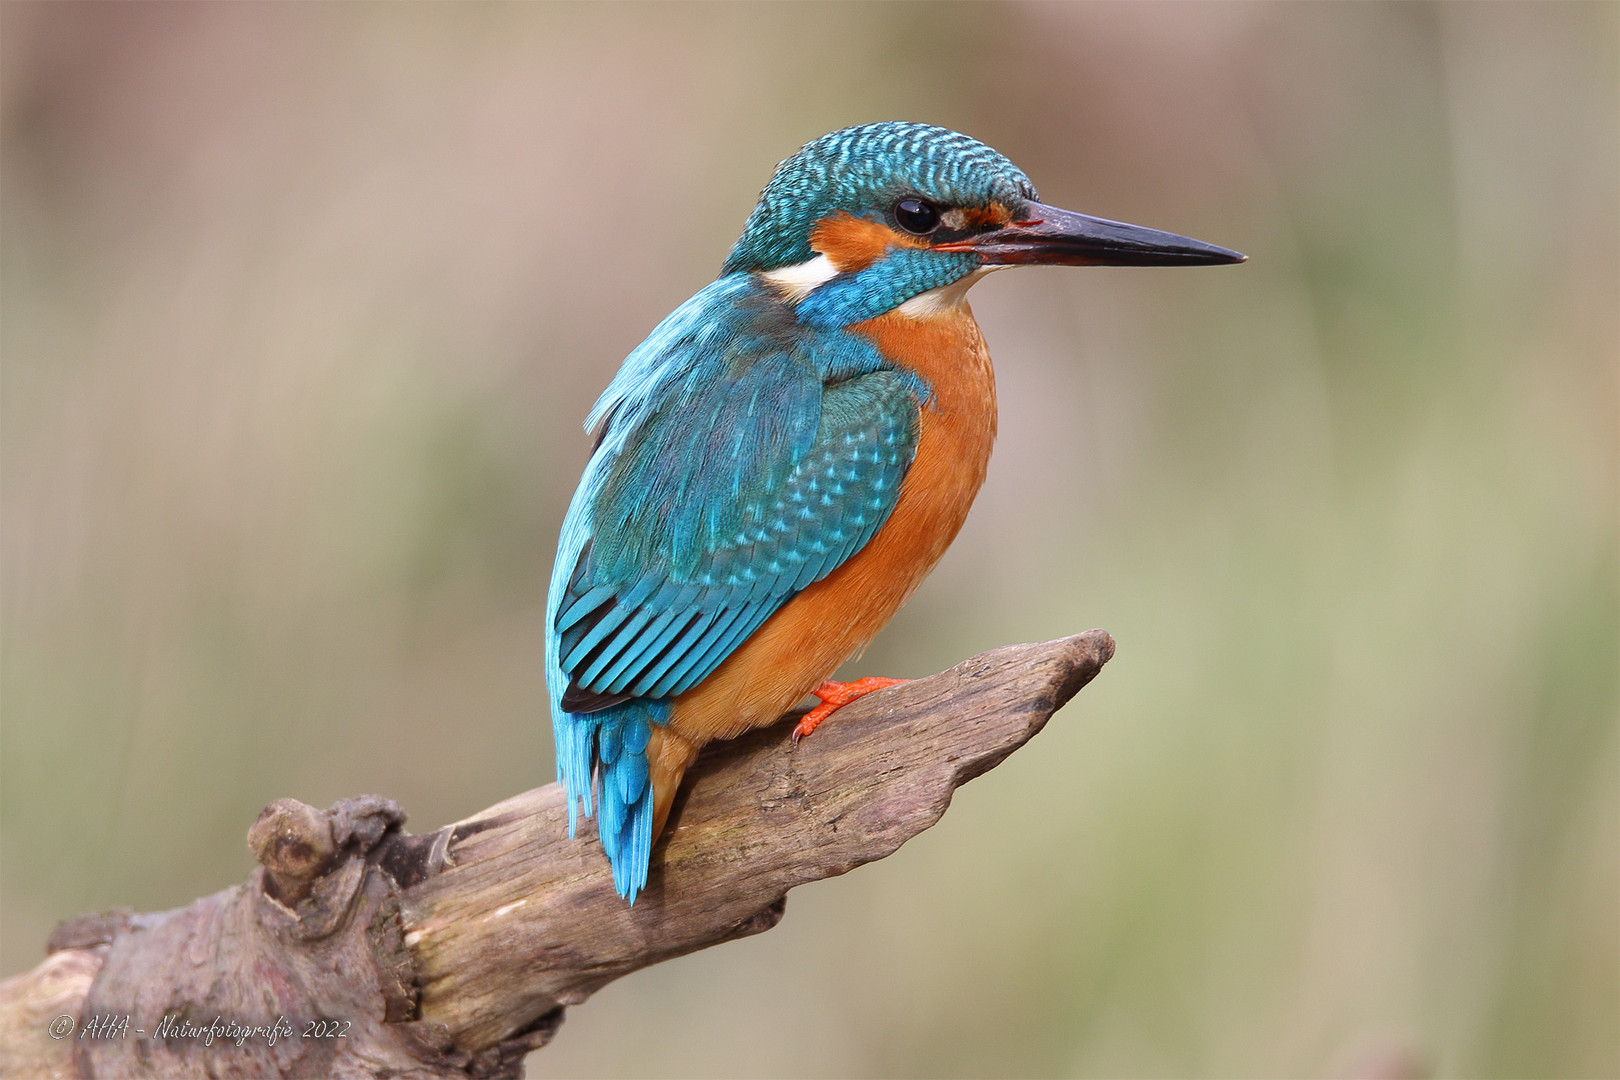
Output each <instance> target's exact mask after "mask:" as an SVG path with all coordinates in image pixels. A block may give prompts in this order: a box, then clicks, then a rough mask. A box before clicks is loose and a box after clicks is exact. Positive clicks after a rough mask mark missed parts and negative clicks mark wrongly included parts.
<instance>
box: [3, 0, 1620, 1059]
mask: <svg viewBox="0 0 1620 1080" xmlns="http://www.w3.org/2000/svg"><path fill="white" fill-rule="evenodd" d="M1617 13H1620V8H1617V7H1616V6H1614V5H1612V4H1592V5H1579V4H1547V5H1529V6H1519V5H1511V4H1501V5H1465V4H1454V5H1447V6H1426V5H1419V4H1410V5H1311V4H1257V5H1248V4H1239V5H1227V4H1201V5H1196V6H1186V5H1166V6H1157V5H1145V4H1144V5H1114V4H1107V5H1095V6H1093V5H1072V6H1070V5H1055V4H1054V5H1030V6H999V5H998V6H989V7H982V6H974V5H951V6H944V7H932V6H921V5H904V6H873V7H869V6H830V5H829V6H792V5H782V6H760V7H734V6H679V7H640V6H610V7H569V6H539V5H524V6H499V7H494V6H492V7H464V6H448V5H446V6H403V5H402V6H371V5H359V4H352V5H298V6H276V5H242V6H236V5H186V4H172V5H149V6H145V5H143V6H111V7H107V6H99V5H90V4H79V5H61V6H56V5H33V4H25V3H17V2H11V3H7V4H5V5H4V6H3V7H0V49H3V52H0V78H3V85H0V92H3V99H0V100H3V146H0V149H3V153H0V181H3V198H0V239H3V244H0V254H3V263H0V270H3V288H0V315H3V320H0V326H3V337H0V345H3V353H4V369H3V385H0V389H3V394H0V469H3V471H0V479H3V493H0V513H3V530H4V531H3V540H4V544H3V560H0V566H3V578H0V587H3V588H0V595H3V608H0V613H3V624H0V627H3V632H0V643H3V680H4V682H3V695H4V696H3V702H0V705H3V720H4V727H3V735H0V762H3V765H0V770H3V771H0V781H3V789H0V800H3V802H0V811H3V818H0V849H3V863H0V871H3V881H0V901H3V924H0V931H3V932H0V974H11V973H14V972H16V971H19V970H22V969H24V968H27V967H29V966H31V965H32V964H34V963H35V962H36V961H37V960H38V959H39V958H40V956H41V954H42V946H43V942H44V939H45V936H46V934H47V933H48V932H49V929H50V927H51V926H52V924H53V923H54V922H55V921H56V920H57V919H59V918H62V917H65V916H68V915H72V914H75V913H78V912H82V911H87V910H92V909H98V908H105V907H112V906H118V905H127V906H132V907H135V908H137V909H159V908H165V907H172V906H175V905H179V904H182V903H185V902H187V901H189V900H190V899H192V898H193V897H194V896H196V895H199V894H201V893H205V892H211V891H213V890H216V889H219V888H222V887H224V886H226V885H228V884H231V883H232V882H235V881H238V880H241V879H242V878H243V876H244V875H245V874H246V873H247V871H248V869H249V865H250V860H249V857H248V854H247V851H246V849H245V846H244V842H243V837H244V834H245V831H246V829H247V826H248V824H249V823H250V822H251V821H252V820H253V818H254V815H255V814H256V813H257V812H258V810H259V809H260V807H262V806H263V805H264V804H265V803H266V802H268V801H270V800H271V799H273V798H275V797H277V796H282V795H292V796H296V797H298V798H300V799H303V800H305V801H308V802H311V803H316V804H322V805H324V804H325V803H327V802H329V801H331V800H333V799H335V798H337V797H340V796H343V795H350V794H357V793H361V792H381V793H386V794H388V795H390V796H392V797H394V798H396V799H398V800H400V801H401V802H402V803H403V804H404V805H405V807H406V808H407V809H408V810H409V811H410V813H411V815H412V819H413V822H414V824H415V825H416V826H417V827H419V828H423V829H426V828H431V827H434V826H436V825H438V824H441V823H443V822H445V821H448V820H453V819H454V818H457V817H460V816H463V815H466V814H468V813H470V812H472V811H474V810H477V809H479V808H481V807H483V806H485V805H487V804H489V803H492V802H494V801H496V800H498V799H500V798H502V797H504V796H506V795H509V794H511V793H513V792H516V791H518V790H521V789H524V788H526V787H531V786H534V785H536V784H538V783H542V782H546V781H549V780H550V779H551V777H552V769H553V765H552V758H551V746H550V741H551V738H550V732H549V727H548V722H547V720H546V719H545V687H544V683H543V677H542V671H541V648H542V623H543V607H544V600H545V595H544V594H545V587H546V581H547V577H548V574H549V572H550V561H551V556H552V551H553V547H554V544H555V539H556V531H557V528H558V526H559V523H560V521H561V517H562V513H563V510H564V508H565V506H566V503H567V499H568V497H569V495H570V493H571V491H572V489H573V484H574V481H575V479H576V477H577V476H578V470H579V469H580V467H581V465H582V464H583V462H584V460H585V456H586V453H587V449H588V443H587V440H586V437H585V436H584V434H583V433H582V432H581V431H580V428H579V424H580V421H581V419H582V418H583V417H584V415H585V413H586V411H587V410H588V408H589V407H590V404H591V402H592V401H593V400H594V398H595V396H596V395H597V393H598V392H599V391H600V390H601V389H602V387H603V386H604V385H605V384H606V382H607V380H608V379H609V378H610V376H611V375H612V373H613V371H614V370H615V368H616V366H617V364H618V362H619V360H620V359H621V358H622V357H623V356H624V354H625V353H626V352H627V351H628V350H629V349H630V348H631V347H632V346H634V345H635V344H636V343H637V342H638V341H639V340H640V339H641V338H642V337H643V336H644V335H645V334H646V332H647V331H648V330H649V329H651V327H652V326H653V325H654V324H655V323H656V322H657V321H658V319H659V318H661V317H662V316H663V315H664V314H665V313H666V312H668V311H669V310H670V309H671V308H672V307H674V306H675V305H676V304H677V303H679V302H680V301H681V300H682V299H684V298H685V297H687V296H688V295H690V294H691V293H692V292H694V291H696V290H697V289H698V288H700V287H701V286H702V285H703V284H705V283H706V282H707V281H708V280H710V279H711V278H712V277H713V275H714V273H715V271H716V269H717V267H718V266H719V263H720V261H721V259H722V258H723V257H724V255H725V253H726V251H727V250H728V248H729V246H730V244H731V242H732V241H733V240H734V238H735V237H736V234H737V232H738V230H739V228H740V226H741V224H742V221H743V218H744V216H745V215H746V214H747V212H748V210H749V208H750V206H751V205H752V201H753V199H754V197H755V195H756V194H757V192H758V190H759V188H760V186H761V185H762V184H763V183H764V182H765V180H766V178H767V177H768V175H769V173H770V170H771V167H772V166H773V165H774V163H775V162H776V161H777V160H778V159H780V158H782V157H785V156H787V155H788V154H790V153H792V152H793V151H794V150H795V149H796V148H797V147H798V146H799V145H800V144H801V143H802V142H804V141H805V140H806V139H809V138H811V137H814V136H816V135H819V134H821V133H822V132H824V131H828V130H831V129H833V128H836V127H841V126H843V125H846V124H850V123H857V122H863V121H870V120H877V119H897V118H903V119H915V120H926V121H931V122H935V123H941V124H945V125H948V126H952V127H956V128H959V129H961V130H964V131H967V132H969V133H971V134H973V135H975V136H977V137H979V138H981V139H984V140H985V141H987V142H989V143H990V144H992V145H994V146H995V147H997V148H998V149H1000V150H1002V151H1003V152H1005V153H1007V154H1008V155H1009V156H1010V157H1011V158H1012V159H1013V160H1014V161H1016V162H1018V163H1019V164H1020V165H1021V166H1022V167H1023V168H1024V169H1025V170H1026V171H1028V173H1029V174H1030V176H1031V177H1033V178H1034V180H1035V182H1036V184H1037V185H1038V186H1039V188H1040V190H1041V193H1042V195H1043V196H1044V197H1045V198H1046V199H1047V201H1049V202H1052V203H1056V204H1058V205H1062V206H1067V207H1071V208H1074V209H1078V210H1083V211H1087V212H1090V213H1095V214H1100V215H1104V216H1107V217H1113V218H1122V219H1125V220H1129V221H1136V222H1140V223H1142V224H1146V225H1152V226H1156V227H1160V228H1165V229H1171V230H1175V231H1178V232H1185V233H1189V234H1191V235H1194V236H1197V237H1200V238H1202V239H1205V240H1209V241H1212V242H1214V243H1219V244H1226V245H1230V246H1233V247H1236V248H1239V249H1241V250H1243V251H1246V252H1248V253H1249V255H1250V256H1251V259H1252V261H1251V262H1250V263H1249V264H1248V265H1247V266H1245V267H1242V268H1231V269H1221V270H1198V271H1170V270H1086V271H1081V270H1068V271H1063V270H1042V271H1026V272H1020V273H1014V274H1001V275H997V276H996V277H995V278H994V279H992V280H990V281H989V282H987V283H985V284H983V285H981V286H979V288H978V289H977V290H976V291H975V293H974V304H975V308H976V311H977V313H978V316H979V319H980V322H981V324H982V325H983V327H984V329H985V332H986V335H987V336H988V338H989V339H990V342H991V345H992V348H993V350H994V352H995V355H996V358H997V361H998V371H999V377H1000V386H1001V400H1002V422H1001V430H1002V435H1001V440H1000V445H999V447H998V450H997V456H996V458H995V460H994V462H993V463H992V466H991V473H990V479H989V482H988V485H987V487H986V489H985V491H984V494H983V495H982V496H981V497H980V500H979V503H978V506H977V508H976V509H975V511H974V514H973V517H972V519H971V520H970V521H969V523H968V526H967V529H966V530H965V531H964V533H963V534H962V536H961V538H960V539H959V540H958V541H957V543H956V546H955V548H954V549H953V550H952V551H951V553H950V555H949V556H948V557H947V558H946V560H945V562H944V563H943V564H942V565H941V567H940V568H939V570H938V571H937V572H936V573H935V574H934V576H933V577H932V578H931V579H930V581H929V582H928V584H927V585H926V586H925V587H924V588H923V590H922V591H921V592H920V593H919V594H918V596H917V597H916V599H915V600H914V601H913V602H912V604H911V605H910V607H909V608H908V609H907V610H906V611H905V612H903V613H902V614H901V616H900V617H899V618H898V619H897V620H896V621H895V623H894V624H893V625H892V627H891V628H890V629H889V630H888V631H887V632H886V633H885V634H884V636H882V637H881V638H880V639H879V641H878V643H877V644H876V645H875V646H874V647H873V649H872V650H871V652H870V653H869V655H868V657H867V658H866V659H865V660H864V661H862V662H861V664H860V670H861V671H862V672H864V673H882V674H888V675H921V674H926V673H928V672H931V671H934V670H937V669H939V668H942V667H945V666H948V665H949V664H951V663H954V662H955V661H956V660H958V659H960V658H962V657H964V656H966V655H968V654H970V653H972V652H975V651H978V650H982V649H985V648H989V647H992V646H995V645H999V644H1003V643H1006V642H1010V641H1027V640H1035V639H1041V638H1047V637H1054V636H1058V635H1062V634H1067V633H1071V632H1074V631H1078V630H1082V629H1085V628H1088V627H1091V626H1104V627H1107V628H1108V629H1110V630H1112V631H1113V632H1114V634H1115V635H1116V636H1117V637H1118V639H1119V643H1120V651H1119V655H1118V658H1117V659H1116V660H1115V661H1114V662H1113V663H1112V664H1111V665H1109V667H1108V669H1107V671H1106V672H1105V673H1104V675H1103V676H1102V677H1101V678H1099V679H1098V680H1097V682H1096V683H1094V684H1093V685H1092V686H1091V687H1090V688H1088V689H1087V690H1086V691H1085V692H1084V693H1083V694H1082V695H1081V696H1080V698H1079V699H1077V701H1076V702H1075V703H1074V704H1073V705H1071V706H1070V707H1069V708H1068V709H1067V710H1066V711H1064V712H1063V713H1062V714H1060V715H1059V716H1058V717H1057V718H1056V719H1055V720H1054V722H1053V723H1052V725H1051V726H1050V727H1049V728H1048V729H1047V731H1046V732H1045V733H1044V734H1042V735H1041V736H1040V737H1039V739H1038V740H1037V741H1036V742H1035V743H1033V744H1032V745H1031V746H1030V747H1029V748H1028V749H1026V750H1025V751H1023V752H1021V753H1019V754H1017V755H1015V756H1014V757H1013V758H1012V759H1011V760H1009V761H1008V762H1007V763H1006V764H1005V765H1003V766H1002V767H1001V768H999V769H997V770H996V771H995V772H993V773H991V774H989V775H988V776H986V777H984V778H983V779H981V780H979V781H977V782H975V783H974V784H972V785H971V786H970V787H968V788H966V789H964V790H963V791H962V792H961V793H960V794H959V795H958V797H957V800H956V803H955V806H954V807H953V809H952V811H951V813H950V814H949V815H948V816H947V817H946V818H945V820H944V821H943V822H942V823H941V825H940V826H939V827H937V828H935V829H933V830H932V831H930V832H928V833H926V834H924V835H923V836H922V837H921V838H919V839H918V840H916V841H914V842H913V843H911V844H910V845H908V846H907V847H906V848H905V849H904V850H902V851H901V852H900V853H898V854H897V855H896V856H895V857H893V858H891V859H889V860H887V861H885V862H882V863H879V864H876V865H873V866H869V867H866V868H863V869H861V870H859V871H857V872H855V873H854V874H852V875H850V876H849V877H847V878H843V879H840V880H835V881H830V882H824V883H820V884H818V885H815V886H811V887H807V888H804V889H801V890H799V891H797V892H795V893H794V894H793V897H792V899H791V902H790V903H789V905H788V917H787V919H786V920H785V922H784V923H783V924H782V926H781V927H779V928H778V929H776V930H774V931H773V932H771V933H770V934H767V935H765V936H763V937H760V938H756V939H753V940H749V941H745V942H740V943H736V944H732V945H727V946H724V947H722V948H718V949H714V950H710V951H708V952H705V953H703V954H700V955H697V956H694V957H690V958H687V959H684V960H680V961H676V962H673V963H669V964H666V965H663V966H662V967H659V968H656V969H653V970H650V971H647V972H644V973H641V974H638V975H636V976H632V977H630V978H628V979H625V980H623V981H622V982H620V983H618V984H615V985H613V986H611V987H609V988H608V989H607V990H605V991H604V992H602V993H601V994H600V995H598V996H597V997H596V998H595V999H593V1000H592V1001H590V1002H589V1003H588V1004H586V1005H585V1006H583V1007H580V1008H577V1009H574V1010H573V1011H572V1012H571V1014H570V1016H569V1019H568V1022H567V1024H566V1025H565V1026H564V1027H563V1029H562V1032H561V1034H560V1036H559V1037H558V1039H557V1041H556V1042H555V1044H554V1045H553V1046H552V1047H551V1048H549V1049H547V1050H545V1051H543V1052H541V1053H539V1054H537V1055H535V1056H534V1057H533V1058H532V1059H531V1062H530V1071H531V1075H533V1076H538V1077H549V1076H565V1075H577V1076H655V1075H668V1076H709V1075H736V1076H744V1075H748V1076H769V1075H804V1074H812V1075H836V1076H905V1075H919V1074H937V1075H1073V1076H1176V1075H1199V1076H1239V1075H1242V1076H1285V1075H1286V1076H1336V1075H1368V1076H1371V1075H1416V1074H1423V1073H1430V1074H1434V1075H1440V1076H1599V1075H1603V1076H1612V1075H1615V1074H1616V1073H1617V1072H1620V975H1617V972H1620V725H1617V711H1620V701H1617V698H1620V690H1617V684H1620V673H1617V672H1620V660H1617V657H1620V584H1617V562H1620V559H1617V516H1620V515H1617V491H1620V482H1617V481H1620V478H1617V471H1620V470H1617V463H1620V438H1617V428H1620V425H1617V411H1620V408H1617V403H1620V386H1617V367H1620V364H1617V355H1620V327H1617V319H1620V316H1617V307H1620V271H1617V252H1620V239H1617V203H1620V195H1617V193H1620V156H1617V155H1620V150H1617V143H1620V136H1617V132H1620V122H1617V119H1620V118H1617V105H1616V102H1617V100H1620V85H1617V66H1620V65H1617V40H1620V18H1617Z"/></svg>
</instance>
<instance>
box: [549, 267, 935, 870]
mask: <svg viewBox="0 0 1620 1080" xmlns="http://www.w3.org/2000/svg"><path fill="white" fill-rule="evenodd" d="M926 395H927V386H926V384H923V383H922V382H921V381H920V380H919V379H918V378H917V377H916V376H914V375H911V374H909V373H906V372H901V371H897V370H894V369H892V368H888V367H886V366H885V365H884V361H883V359H882V357H881V356H880V355H879V354H878V353H877V351H876V350H875V349H874V348H873V347H872V345H871V344H870V343H869V342H868V341H867V340H866V339H864V338H861V337H858V336H855V335H851V334H847V333H844V332H842V331H818V330H813V329H810V328H807V327H805V326H803V325H802V324H800V323H798V322H796V321H795V320H794V318H793V316H792V313H791V311H789V310H788V309H787V308H786V307H785V306H784V305H783V304H781V303H780V302H779V301H778V300H776V299H775V297H774V295H773V294H772V293H770V292H769V291H768V290H766V289H764V288H763V287H762V286H760V285H758V284H757V283H755V282H754V281H753V279H752V278H750V277H749V276H747V275H734V276H732V277H728V278H722V279H721V280H720V281H718V282H716V283H714V284H713V285H711V286H710V287H709V288H708V289H705V290H704V291H703V292H701V293H699V294H698V295H697V296H695V297H693V299H692V300H690V301H688V302H687V303H686V304H685V305H683V306H682V307H681V308H680V309H678V310H677V311H676V312H675V313H674V314H672V315H671V316H670V317H669V318H668V319H666V320H665V321H664V323H663V324H661V325H660V326H659V328H658V329H657V330H655V331H654V332H653V334H652V335H651V336H650V337H649V338H648V339H647V341H646V342H644V343H643V344H642V345H641V346H640V347H639V348H637V349H636V351H635V352H633V353H632V354H631V355H630V357H629V358H627V359H626V361H625V364H624V366H623V367H622V368H621V370H620V372H619V374H618V376H616V377H615V378H614V380H613V383H612V384H611V385H610V386H609V387H608V390H607V392H606V393H604V394H603V396H602V399H601V400H600V401H599V402H598V403H597V406H596V408H595V409H594V410H593V411H592V414H591V420H590V423H591V424H593V425H594V424H598V423H599V424H601V425H602V429H601V432H600V438H599V441H598V444H597V448H596V450H595V452H594V453H593V455H592V457H591V461H590V463H589V464H588V465H587V467H586V470H585V476H584V478H583V479H582V480H581V482H580V486H579V490H578V491H577V492H576V493H575V496H574V501H573V503H572V505H571V506H570V508H569V511H568V516H567V518H566V520H565V521H564V524H563V532H562V538H561V542H560V544H559V549H558V555H557V564H556V568H555V570H554V571H553V576H552V587H551V601H550V610H549V613H548V620H547V626H548V633H547V669H548V670H547V675H548V682H549V683H550V687H551V697H552V714H553V721H554V724H553V726H554V729H555V732H556V738H557V751H558V774H559V778H560V779H561V780H562V782H563V784H564V785H565V787H566V789H567V792H568V795H569V826H570V831H572V830H573V828H574V825H575V816H576V814H577V810H578V809H579V808H580V807H583V809H584V811H585V813H587V814H589V813H591V777H592V774H593V772H596V771H598V770H601V781H600V787H599V790H598V795H599V797H600V799H601V801H602V807H603V810H602V820H601V823H600V824H601V830H602V836H603V843H604V846H605V847H607V848H608V853H609V856H610V857H611V858H612V859H613V860H614V869H615V881H616V882H617V883H618V884H619V887H620V891H621V892H626V891H627V889H628V893H629V894H633V892H634V891H635V890H636V889H639V888H640V887H641V886H642V885H643V884H644V883H645V874H646V852H645V850H643V845H642V840H643V839H644V840H645V841H646V843H647V844H650V825H649V824H648V822H650V818H646V821H643V817H644V816H645V815H644V813H643V811H644V809H645V807H643V805H642V804H647V805H650V791H649V790H647V788H648V787H649V785H647V784H646V781H645V775H646V774H645V769H646V763H645V757H644V754H643V753H642V751H643V750H644V749H645V745H646V742H645V739H644V738H643V739H642V740H641V742H640V746H639V747H636V748H635V749H631V746H632V745H633V743H634V741H635V739H634V736H635V735H639V734H640V733H641V732H642V731H643V730H645V731H647V732H650V727H649V726H648V725H649V724H658V723H662V722H664V721H665V720H666V719H667V715H668V706H667V701H666V699H668V698H672V697H674V696H676V695H678V694H680V693H683V692H684V691H686V690H687V689H690V688H691V687H693V686H695V685H696V684H697V683H699V682H701V681H702V680H703V679H704V678H706V677H707V676H708V675H709V674H710V673H711V672H713V670H714V669H715V668H716V667H718V666H719V664H720V663H721V662H722V661H723V660H724V659H725V658H726V656H728V655H729V654H730V653H731V652H732V651H733V650H734V649H736V647H737V646H738V645H739V644H740V643H741V642H742V641H743V640H745V639H746V638H747V637H748V635H749V634H751V633H753V632H754V631H755V630H756V629H758V628H759V626H760V624H761V623H763V622H764V621H765V620H766V619H767V618H769V617H770V616H771V614H772V613H774V612H775V611H777V610H778V609H779V608H780V607H781V606H782V605H783V604H785V603H786V602H787V601H788V600H790V599H791V598H792V597H793V596H794V594H796V593H797V592H799V591H800V590H802V589H804V588H805V587H807V586H808V585H810V584H811V583H813V582H815V581H817V580H819V579H820V578H822V577H825V576H826V575H827V574H829V573H831V572H832V571H833V570H834V569H836V568H837V567H838V566H839V565H840V564H841V563H843V562H844V561H845V560H846V559H848V558H849V557H850V556H851V555H853V554H854V553H855V552H856V551H858V550H860V548H861V547H862V546H863V545H864V544H866V542H867V541H868V540H870V539H871V537H872V535H873V534H874V533H876V531H877V530H878V528H879V527H881V526H882V524H883V522H884V521H885V520H887V518H888V515H889V513H890V512H891V511H892V510H893V509H894V504H895V502H896V501H897V499H898V497H899V491H900V483H901V480H902V479H903V478H904V475H905V472H906V469H907V468H909V466H910V464H911V459H912V456H913V454H914V453H915V450H916V440H917V418H918V410H919V407H920V402H921V401H922V400H923V399H925V398H926ZM565 698H566V699H567V703H566V704H565ZM621 703H622V704H621ZM610 837H611V839H610ZM626 845H628V847H626ZM621 849H622V850H621ZM621 856H622V859H623V861H625V862H626V864H627V865H628V864H629V863H635V862H638V861H639V863H640V869H639V871H631V870H626V871H623V872H621V867H620V862H621ZM638 874H639V876H638Z"/></svg>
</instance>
